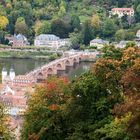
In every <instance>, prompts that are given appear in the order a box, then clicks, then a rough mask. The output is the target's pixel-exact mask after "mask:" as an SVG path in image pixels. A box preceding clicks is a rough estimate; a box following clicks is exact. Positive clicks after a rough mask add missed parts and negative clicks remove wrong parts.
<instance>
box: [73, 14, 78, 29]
mask: <svg viewBox="0 0 140 140" xmlns="http://www.w3.org/2000/svg"><path fill="white" fill-rule="evenodd" d="M71 26H72V28H73V30H74V29H80V19H79V16H78V15H76V14H74V15H72V16H71Z"/></svg>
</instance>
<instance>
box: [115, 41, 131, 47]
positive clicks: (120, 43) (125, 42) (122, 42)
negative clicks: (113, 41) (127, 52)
mask: <svg viewBox="0 0 140 140" xmlns="http://www.w3.org/2000/svg"><path fill="white" fill-rule="evenodd" d="M129 42H130V41H125V40H122V41H120V42H119V44H117V45H116V47H117V48H125V47H126V45H127V43H129Z"/></svg>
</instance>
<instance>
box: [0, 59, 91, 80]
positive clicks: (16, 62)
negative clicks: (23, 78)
mask: <svg viewBox="0 0 140 140" xmlns="http://www.w3.org/2000/svg"><path fill="white" fill-rule="evenodd" d="M46 63H49V61H47V60H45V59H42V60H41V59H37V60H36V59H15V58H0V64H1V67H2V68H3V67H5V68H6V69H7V71H8V72H9V71H10V68H14V70H15V73H16V75H22V74H25V73H28V72H30V71H31V70H33V69H36V68H39V67H41V66H42V65H44V64H46ZM92 65H93V62H80V64H75V65H74V66H73V67H67V69H66V71H59V72H58V73H59V75H67V76H69V77H70V78H74V77H76V76H79V75H80V74H82V73H84V72H86V71H88V70H89V69H90V67H91V66H92Z"/></svg>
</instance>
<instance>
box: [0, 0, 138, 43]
mask: <svg viewBox="0 0 140 140" xmlns="http://www.w3.org/2000/svg"><path fill="white" fill-rule="evenodd" d="M0 3H1V5H0V15H1V16H4V17H6V18H7V19H8V22H6V23H8V24H7V26H6V28H5V26H4V25H1V26H2V27H1V29H2V31H4V34H11V35H13V34H14V33H16V34H17V33H22V34H24V35H25V36H27V37H28V39H29V41H30V42H33V38H34V36H35V35H38V34H40V33H53V34H56V35H59V36H60V37H62V38H64V37H69V36H71V35H70V33H73V32H75V31H77V32H79V31H81V28H80V27H81V25H83V24H84V23H85V22H86V21H87V20H91V18H92V17H93V15H96V16H95V18H94V19H95V22H93V24H94V23H95V25H97V26H96V27H97V28H98V25H101V26H100V27H101V28H100V29H97V30H96V29H95V30H94V33H91V34H92V37H90V38H94V37H104V38H109V37H110V36H113V35H114V34H115V33H116V31H117V30H118V29H130V27H131V26H130V24H129V25H128V24H127V23H126V22H124V21H126V19H123V20H124V21H122V23H120V22H119V21H117V20H116V19H114V20H113V21H111V22H113V23H114V24H115V26H114V27H113V28H112V29H114V31H112V33H109V34H106V33H104V32H101V31H102V28H103V27H104V25H103V24H100V23H106V22H109V21H107V20H108V19H107V17H108V16H109V11H110V10H111V8H113V7H133V8H134V9H135V11H136V15H135V20H133V19H132V20H131V21H133V22H132V23H133V25H135V24H137V23H138V22H139V20H140V18H139V15H140V5H139V3H140V0H0ZM100 21H101V22H100ZM96 23H97V24H96ZM132 23H131V24H132ZM111 24H112V23H111ZM135 27H136V26H135ZM135 30H136V29H134V27H133V28H132V30H131V34H132V32H133V34H134V33H135ZM105 32H106V31H105ZM107 32H108V31H107ZM82 35H83V33H82ZM83 36H84V35H83ZM128 36H129V35H128ZM111 38H112V37H111ZM113 38H114V37H113ZM0 39H1V43H3V34H2V33H1V37H0ZM77 42H78V41H77ZM88 42H89V41H87V42H86V43H85V42H84V43H85V44H88Z"/></svg>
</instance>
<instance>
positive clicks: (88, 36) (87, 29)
mask: <svg viewBox="0 0 140 140" xmlns="http://www.w3.org/2000/svg"><path fill="white" fill-rule="evenodd" d="M82 34H83V42H84V44H85V45H88V44H89V42H90V41H91V40H92V39H93V31H92V27H91V23H90V21H86V22H85V23H84V25H83V31H82Z"/></svg>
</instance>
